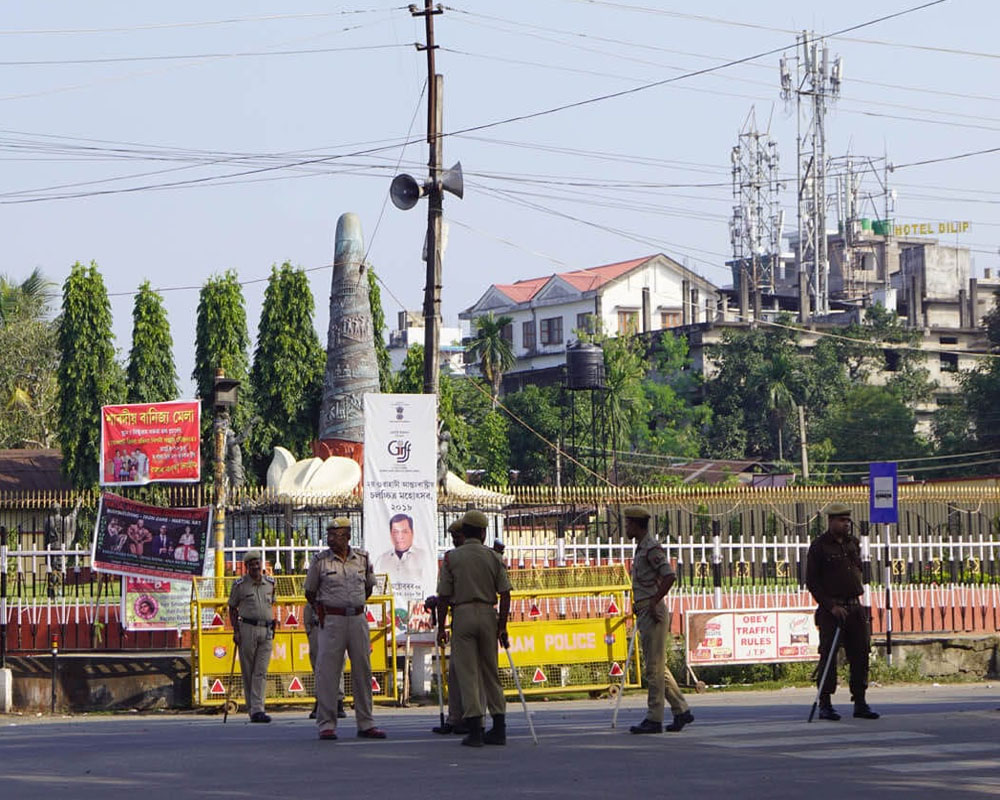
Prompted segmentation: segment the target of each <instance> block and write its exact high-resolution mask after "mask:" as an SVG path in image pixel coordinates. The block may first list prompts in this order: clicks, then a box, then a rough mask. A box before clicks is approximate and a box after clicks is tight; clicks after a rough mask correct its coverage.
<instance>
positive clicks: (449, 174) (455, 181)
mask: <svg viewBox="0 0 1000 800" xmlns="http://www.w3.org/2000/svg"><path fill="white" fill-rule="evenodd" d="M441 188H442V189H444V190H445V191H446V192H451V193H452V194H453V195H455V197H457V198H458V199H459V200H461V199H462V195H463V194H464V193H465V181H463V180H462V162H461V161H456V162H455V165H454V166H453V167H452V168H451V169H446V170H445V171H444V172H442V173H441Z"/></svg>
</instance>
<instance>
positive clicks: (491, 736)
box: [483, 714, 507, 744]
mask: <svg viewBox="0 0 1000 800" xmlns="http://www.w3.org/2000/svg"><path fill="white" fill-rule="evenodd" d="M483 741H484V742H486V744H507V715H506V714H494V715H493V727H492V728H491V729H490V731H489V733H487V734H486V735H485V736H483Z"/></svg>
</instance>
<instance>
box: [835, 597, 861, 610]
mask: <svg viewBox="0 0 1000 800" xmlns="http://www.w3.org/2000/svg"><path fill="white" fill-rule="evenodd" d="M834 602H835V603H836V604H837V605H838V606H847V607H848V608H850V607H852V606H860V605H861V598H860V597H841V598H836V597H835V598H834Z"/></svg>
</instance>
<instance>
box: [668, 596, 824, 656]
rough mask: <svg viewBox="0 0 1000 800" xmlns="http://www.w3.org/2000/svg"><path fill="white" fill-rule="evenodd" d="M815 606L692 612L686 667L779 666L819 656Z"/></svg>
mask: <svg viewBox="0 0 1000 800" xmlns="http://www.w3.org/2000/svg"><path fill="white" fill-rule="evenodd" d="M814 612H815V609H812V608H765V609H748V608H741V609H729V610H726V611H717V610H713V611H687V612H685V617H684V626H685V632H684V641H685V644H686V647H687V663H688V664H690V665H692V666H695V665H698V664H767V663H772V664H777V663H781V662H787V661H815V660H816V659H817V658H819V631H818V630H817V628H816V624H815V622H813V614H814Z"/></svg>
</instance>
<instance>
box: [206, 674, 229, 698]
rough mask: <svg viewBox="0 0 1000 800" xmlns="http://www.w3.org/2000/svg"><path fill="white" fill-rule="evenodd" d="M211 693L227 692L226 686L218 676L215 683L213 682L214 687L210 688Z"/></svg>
mask: <svg viewBox="0 0 1000 800" xmlns="http://www.w3.org/2000/svg"><path fill="white" fill-rule="evenodd" d="M208 693H209V694H225V693H226V687H225V686H223V685H222V681H220V680H219V679H218V678H216V679H215V683H213V684H212V688H211V689H209V690H208Z"/></svg>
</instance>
